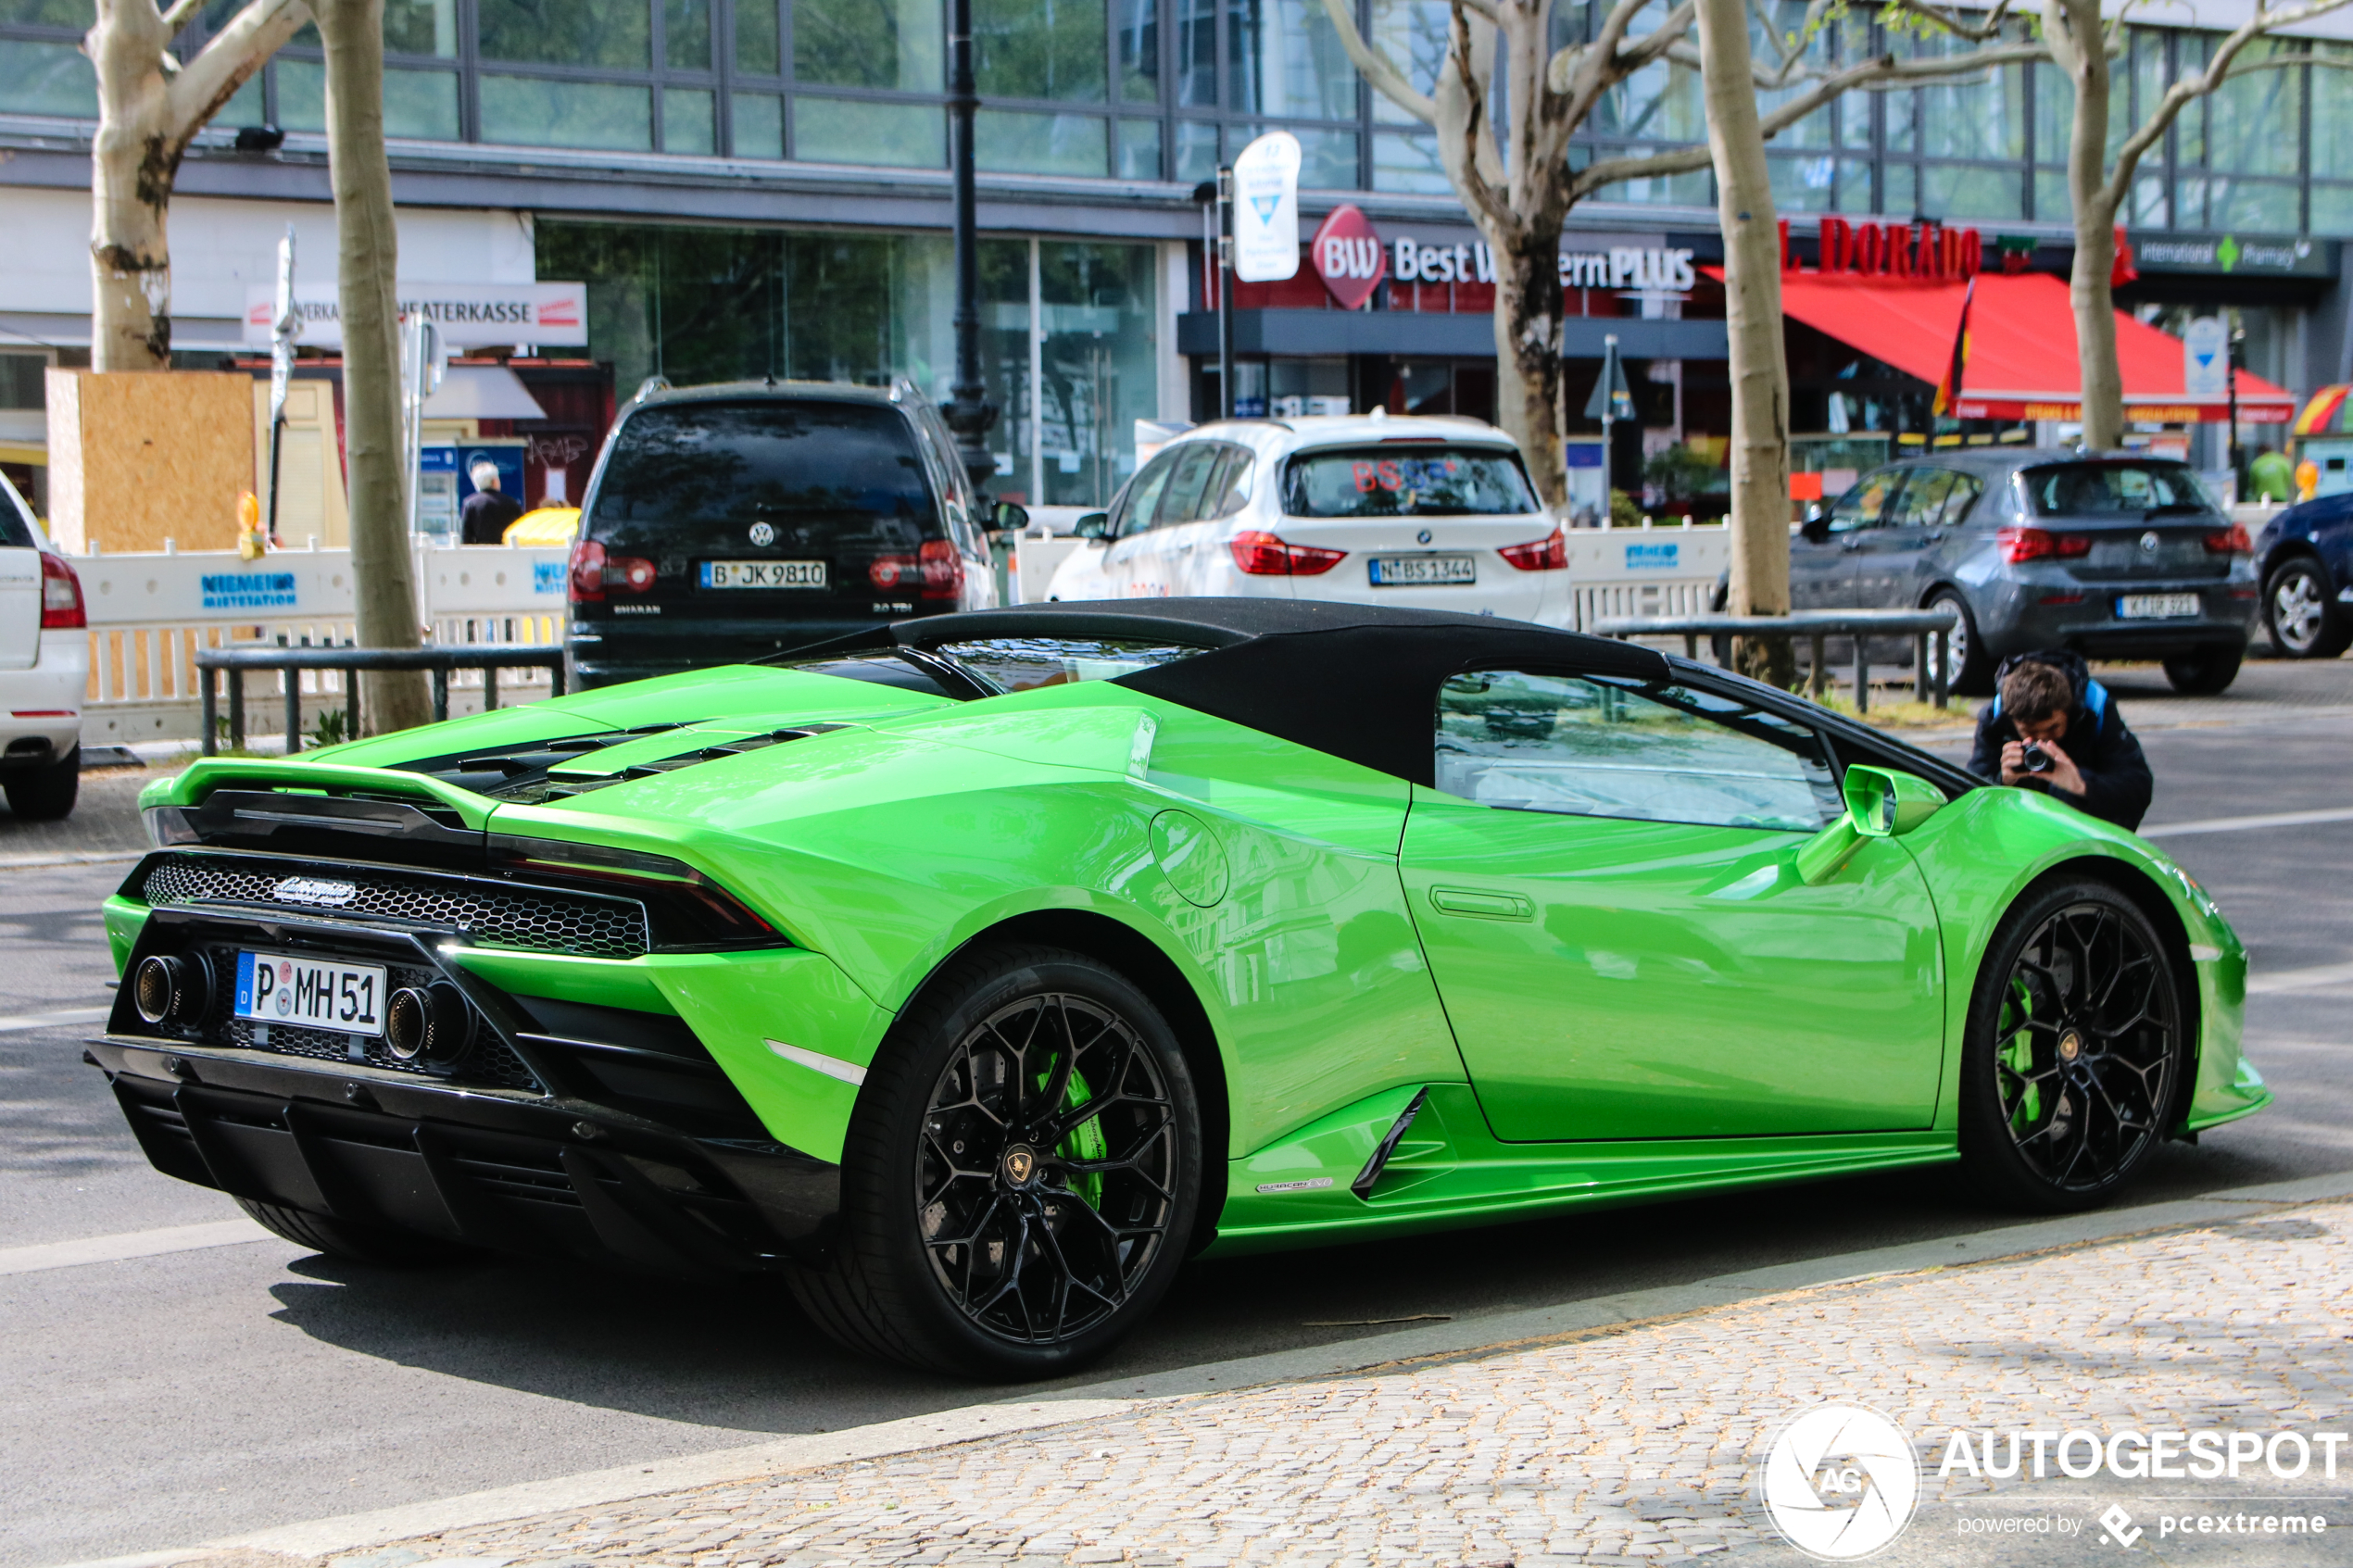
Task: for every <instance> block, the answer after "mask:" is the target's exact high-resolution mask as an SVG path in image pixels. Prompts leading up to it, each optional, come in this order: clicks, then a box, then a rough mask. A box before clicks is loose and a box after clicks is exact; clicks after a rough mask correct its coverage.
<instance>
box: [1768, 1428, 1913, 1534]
mask: <svg viewBox="0 0 2353 1568" xmlns="http://www.w3.org/2000/svg"><path fill="white" fill-rule="evenodd" d="M1764 1494H1765V1512H1766V1515H1767V1517H1768V1518H1770V1519H1771V1520H1772V1522H1773V1527H1774V1528H1775V1529H1777V1530H1779V1531H1780V1533H1781V1536H1782V1537H1783V1538H1784V1539H1786V1540H1787V1541H1788V1542H1789V1544H1790V1545H1792V1546H1793V1547H1795V1548H1796V1549H1798V1550H1800V1551H1802V1552H1804V1553H1806V1555H1807V1556H1808V1557H1817V1558H1820V1559H1822V1560H1823V1561H1824V1562H1853V1561H1855V1560H1856V1559H1857V1558H1863V1557H1869V1556H1870V1555H1871V1554H1872V1553H1873V1552H1875V1551H1878V1550H1879V1549H1881V1547H1884V1546H1886V1545H1887V1544H1888V1543H1889V1542H1891V1541H1893V1540H1894V1539H1895V1537H1898V1536H1900V1535H1902V1534H1903V1533H1904V1528H1905V1526H1906V1525H1907V1524H1911V1522H1912V1511H1913V1509H1914V1508H1915V1507H1916V1506H1918V1504H1919V1497H1920V1466H1919V1459H1918V1458H1917V1457H1916V1456H1915V1455H1914V1454H1913V1452H1912V1439H1911V1437H1910V1436H1908V1435H1907V1434H1906V1432H1905V1431H1904V1429H1903V1428H1902V1427H1900V1426H1898V1425H1896V1424H1894V1422H1892V1421H1890V1420H1888V1419H1887V1417H1885V1416H1883V1415H1881V1414H1880V1413H1879V1411H1874V1410H1869V1409H1867V1408H1865V1407H1864V1406H1861V1405H1838V1404H1821V1405H1816V1406H1815V1407H1814V1408H1813V1409H1812V1410H1809V1411H1806V1412H1805V1413H1804V1414H1802V1415H1800V1416H1799V1417H1798V1418H1797V1419H1796V1420H1794V1421H1793V1422H1791V1423H1790V1424H1788V1425H1787V1426H1784V1427H1782V1428H1781V1430H1780V1436H1776V1437H1775V1438H1774V1439H1773V1446H1772V1448H1771V1449H1768V1451H1767V1453H1766V1456H1765V1480H1764Z"/></svg>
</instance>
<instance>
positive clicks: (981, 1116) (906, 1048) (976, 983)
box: [794, 946, 1202, 1381]
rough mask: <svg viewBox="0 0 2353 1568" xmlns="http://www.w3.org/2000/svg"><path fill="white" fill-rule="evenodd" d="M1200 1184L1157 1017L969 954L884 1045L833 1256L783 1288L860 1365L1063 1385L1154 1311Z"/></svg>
mask: <svg viewBox="0 0 2353 1568" xmlns="http://www.w3.org/2000/svg"><path fill="white" fill-rule="evenodd" d="M1201 1187H1202V1134H1201V1108H1200V1104H1199V1101H1198V1099H1197V1098H1196V1096H1195V1092H1194V1088H1193V1083H1192V1076H1191V1074H1190V1073H1189V1071H1188V1070H1187V1067H1186V1062H1185V1058H1184V1053H1183V1051H1182V1049H1181V1048H1180V1047H1179V1046H1178V1044H1177V1041H1176V1034H1175V1032H1174V1031H1173V1030H1171V1029H1170V1028H1169V1026H1168V1023H1167V1021H1166V1020H1165V1019H1164V1018H1163V1017H1162V1016H1161V1014H1160V1011H1159V1010H1158V1009H1157V1008H1155V1007H1154V1006H1153V1005H1152V1003H1151V999H1150V998H1149V997H1146V996H1145V995H1144V994H1143V992H1142V991H1140V990H1139V989H1138V988H1137V987H1136V986H1135V985H1132V984H1131V983H1130V982H1128V981H1127V980H1126V978H1125V977H1124V976H1122V975H1121V974H1119V973H1118V972H1116V971H1114V970H1112V969H1110V968H1108V967H1106V966H1105V965H1103V964H1101V963H1100V962H1098V961H1096V960H1093V959H1090V958H1088V957H1086V956H1085V955H1083V954H1079V953H1075V952H1068V951H1063V950H1060V949H1054V948H1045V947H1026V946H1007V947H987V948H981V949H978V950H975V951H973V952H969V953H966V954H963V955H962V956H960V957H959V958H957V959H956V960H953V961H952V962H951V963H950V966H949V967H948V968H947V969H946V970H944V971H943V972H941V973H940V974H938V975H937V976H936V977H935V978H934V979H933V981H932V983H931V984H930V985H927V986H926V987H925V991H924V993H923V996H922V997H921V998H920V999H919V1000H918V1001H917V1002H916V1004H915V1005H914V1006H912V1007H911V1008H910V1009H909V1010H907V1012H906V1014H904V1015H903V1016H902V1017H901V1019H900V1022H899V1024H898V1026H897V1027H896V1028H895V1029H894V1030H893V1032H892V1035H891V1037H890V1038H889V1039H888V1040H887V1041H886V1042H885V1043H884V1046H883V1049H882V1051H881V1052H880V1053H879V1054H878V1055H877V1057H876V1059H875V1065H874V1067H873V1068H872V1069H871V1070H870V1072H869V1074H868V1077H867V1080H866V1084H865V1087H864V1090H863V1092H862V1094H861V1095H860V1097H859V1102H858V1109H857V1111H856V1113H855V1114H854V1115H853V1116H852V1118H851V1121H850V1129H849V1140H848V1143H847V1145H846V1147H845V1148H844V1150H843V1155H842V1213H841V1226H840V1230H839V1233H838V1236H837V1240H836V1243H835V1245H834V1247H833V1248H832V1251H831V1256H830V1257H829V1258H828V1259H827V1261H825V1262H824V1264H822V1265H819V1266H812V1267H804V1268H802V1269H800V1270H799V1271H797V1272H796V1273H795V1275H794V1289H795V1292H796V1294H797V1295H798V1296H799V1299H800V1302H801V1304H802V1306H803V1307H804V1308H806V1309H807V1311H809V1313H810V1315H811V1316H812V1318H813V1319H815V1320H816V1322H817V1323H818V1325H819V1326H820V1327H822V1328H823V1329H824V1331H825V1332H826V1333H827V1334H829V1335H830V1336H833V1337H834V1338H835V1339H837V1340H838V1341H840V1342H841V1343H842V1344H843V1345H845V1346H847V1347H849V1348H852V1349H856V1350H862V1351H865V1352H867V1353H870V1354H875V1355H882V1356H887V1357H889V1358H891V1359H892V1360H895V1361H904V1362H906V1363H908V1364H910V1365H912V1366H916V1367H920V1368H923V1369H925V1370H927V1371H933V1372H943V1373H949V1374H954V1375H958V1376H965V1377H974V1378H983V1379H991V1380H1008V1381H1011V1380H1027V1379H1033V1378H1041V1377H1051V1376H1055V1375H1057V1374H1062V1373H1066V1372H1071V1371H1075V1370H1076V1369H1077V1368H1079V1367H1081V1366H1083V1365H1085V1364H1086V1363H1087V1362H1088V1361H1093V1360H1094V1359H1095V1358H1096V1357H1098V1356H1101V1354H1103V1353H1104V1352H1105V1351H1106V1350H1109V1349H1110V1348H1112V1347H1113V1346H1114V1345H1116V1344H1117V1343H1118V1342H1119V1341H1120V1340H1121V1339H1122V1338H1124V1337H1126V1335H1127V1334H1128V1333H1129V1331H1131V1330H1132V1329H1133V1328H1134V1327H1135V1325H1136V1323H1138V1322H1139V1320H1140V1319H1141V1318H1142V1317H1143V1316H1144V1315H1145V1314H1146V1313H1148V1312H1150V1311H1151V1309H1152V1307H1153V1305H1154V1304H1155V1303H1156V1302H1158V1301H1159V1299H1160V1298H1161V1297H1162V1295H1163V1294H1164V1293H1165V1292H1166V1290H1167V1288H1168V1286H1169V1282H1170V1281H1171V1279H1173V1278H1174V1276H1175V1274H1176V1269H1177V1266H1178V1265H1179V1264H1180V1263H1181V1262H1182V1261H1183V1259H1184V1253H1185V1250H1186V1244H1187V1242H1188V1240H1189V1237H1190V1236H1191V1232H1192V1226H1193V1216H1194V1213H1195V1210H1197V1208H1198V1207H1199V1204H1200V1198H1201Z"/></svg>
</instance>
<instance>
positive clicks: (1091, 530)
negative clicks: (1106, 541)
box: [1071, 512, 1111, 539]
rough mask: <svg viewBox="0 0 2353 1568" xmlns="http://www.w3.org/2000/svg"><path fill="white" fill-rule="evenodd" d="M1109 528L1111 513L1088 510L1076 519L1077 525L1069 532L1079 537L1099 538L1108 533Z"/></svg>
mask: <svg viewBox="0 0 2353 1568" xmlns="http://www.w3.org/2000/svg"><path fill="white" fill-rule="evenodd" d="M1110 529H1111V513H1109V512H1088V514H1087V515H1086V516H1085V517H1082V518H1080V519H1079V520H1078V525H1077V526H1076V528H1074V529H1072V530H1071V532H1072V533H1076V534H1077V535H1078V536H1079V537H1080V538H1081V539H1101V538H1104V537H1106V536H1107V535H1108V533H1109V532H1110Z"/></svg>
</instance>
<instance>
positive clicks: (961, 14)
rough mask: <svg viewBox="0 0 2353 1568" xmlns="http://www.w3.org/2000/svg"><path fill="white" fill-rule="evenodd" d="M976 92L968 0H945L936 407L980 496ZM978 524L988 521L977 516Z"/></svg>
mask: <svg viewBox="0 0 2353 1568" xmlns="http://www.w3.org/2000/svg"><path fill="white" fill-rule="evenodd" d="M979 105H980V95H979V93H978V91H977V89H976V88H975V85H974V82H973V7H972V0H949V6H948V156H949V161H950V166H951V167H952V169H953V170H954V173H955V182H956V215H955V245H956V314H955V319H954V323H953V324H954V328H955V333H956V379H955V381H954V382H953V383H950V386H949V388H948V407H947V408H945V409H944V410H942V412H943V413H944V414H945V415H946V417H947V420H948V428H949V429H950V430H952V431H954V432H955V433H956V455H957V457H958V458H960V459H961V460H962V461H963V465H964V471H965V472H966V473H967V474H969V475H971V476H972V486H973V489H974V490H975V492H977V493H978V494H979V495H981V496H982V497H984V506H985V498H986V497H987V495H988V487H989V485H990V483H991V482H993V481H994V480H995V479H996V477H997V459H996V458H994V457H992V456H991V455H990V454H989V451H988V442H987V437H988V430H989V427H990V426H992V425H994V424H995V423H996V422H997V409H996V407H995V406H994V405H993V404H991V403H990V402H989V401H988V387H987V386H986V385H985V384H984V383H982V381H981V379H980V242H979V238H978V236H977V233H976V232H975V231H976V228H977V216H976V213H977V206H978V199H977V197H976V196H975V194H974V191H973V111H974V110H975V108H977V107H979ZM982 526H984V527H989V526H993V524H991V523H989V522H988V521H986V520H985V519H984V520H983V522H982Z"/></svg>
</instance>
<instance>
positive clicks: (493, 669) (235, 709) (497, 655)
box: [191, 643, 564, 757]
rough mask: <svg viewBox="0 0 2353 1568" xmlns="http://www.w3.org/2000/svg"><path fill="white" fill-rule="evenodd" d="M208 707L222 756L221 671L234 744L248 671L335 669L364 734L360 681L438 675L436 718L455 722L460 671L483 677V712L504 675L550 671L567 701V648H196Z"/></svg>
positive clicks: (292, 707)
mask: <svg viewBox="0 0 2353 1568" xmlns="http://www.w3.org/2000/svg"><path fill="white" fill-rule="evenodd" d="M191 657H192V659H194V661H195V667H196V670H197V683H198V685H199V687H200V695H201V697H202V700H203V705H204V754H205V755H206V756H207V757H210V756H212V755H214V754H215V752H216V751H217V749H218V746H219V739H220V718H219V713H220V695H219V685H220V683H219V681H218V679H217V678H216V676H215V675H214V671H223V670H225V671H228V672H229V746H230V749H231V750H233V751H243V750H244V749H245V671H248V670H280V671H303V670H334V671H341V672H342V674H343V712H344V734H345V736H346V738H347V739H353V740H356V739H358V738H359V681H358V680H356V679H355V678H354V677H356V676H357V675H358V674H359V672H360V671H365V670H424V671H431V672H432V675H433V718H434V723H436V724H437V723H440V722H441V721H443V720H445V719H447V718H448V717H449V675H450V672H451V671H457V670H479V671H482V696H483V708H484V711H488V710H489V709H494V708H496V707H497V706H498V671H501V670H545V671H547V672H548V681H549V683H550V684H552V685H553V686H554V688H555V691H554V694H553V695H555V696H563V695H564V650H563V648H562V647H561V646H553V647H550V646H546V645H544V644H541V645H534V644H530V643H476V644H474V645H473V646H470V647H434V648H362V647H340V648H283V647H231V648H197V649H196V650H195V652H194V653H193V654H192V655H191ZM285 699H286V751H287V752H288V754H289V755H291V754H292V753H294V752H296V751H299V750H301V749H302V682H301V681H300V680H299V679H292V680H288V681H287V682H286V683H285Z"/></svg>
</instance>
